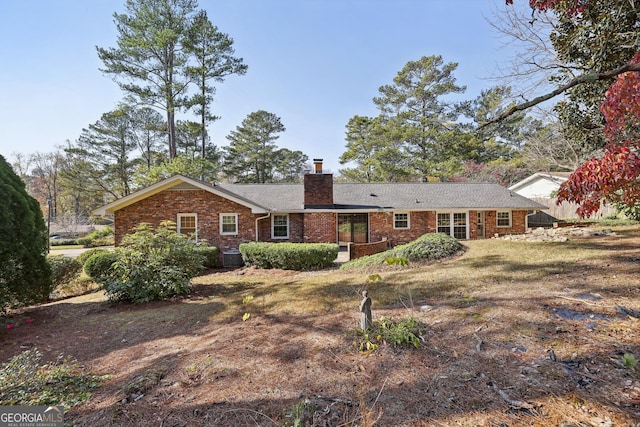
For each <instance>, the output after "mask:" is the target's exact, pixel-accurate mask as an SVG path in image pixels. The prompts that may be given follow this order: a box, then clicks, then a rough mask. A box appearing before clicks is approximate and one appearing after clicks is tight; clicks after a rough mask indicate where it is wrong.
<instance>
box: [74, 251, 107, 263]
mask: <svg viewBox="0 0 640 427" xmlns="http://www.w3.org/2000/svg"><path fill="white" fill-rule="evenodd" d="M101 252H108V250H107V249H101V248H94V249H89V250H86V251H84V252H82V253H81V254H80V255H78V256H77V257H76V259H77V260H78V262H79V263H80V264H82V265H84V263H85V262H87V260H88V259H89V257H91V255H93V254H97V253H101Z"/></svg>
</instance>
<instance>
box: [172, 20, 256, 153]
mask: <svg viewBox="0 0 640 427" xmlns="http://www.w3.org/2000/svg"><path fill="white" fill-rule="evenodd" d="M184 47H185V50H186V52H187V53H189V54H191V56H193V58H194V61H193V64H194V65H189V66H188V67H187V75H188V76H189V77H190V78H191V80H192V81H193V82H195V84H196V86H197V92H196V94H195V95H193V96H192V97H191V99H189V101H188V104H187V105H188V106H192V107H194V108H195V113H196V114H197V115H198V116H200V127H201V130H200V134H201V145H200V149H201V153H200V155H201V157H202V158H206V157H207V156H206V147H207V139H206V137H207V123H209V122H211V121H215V120H217V119H218V117H217V116H215V115H214V114H213V113H212V112H211V105H212V103H213V95H214V94H215V92H216V88H215V86H212V85H211V82H212V81H214V82H223V81H224V78H225V77H227V76H229V75H231V74H239V75H242V74H245V73H246V72H247V66H246V65H245V64H244V63H243V60H242V58H236V57H234V56H233V55H234V54H235V50H234V49H233V39H232V38H231V37H229V35H228V34H225V33H222V32H220V31H219V30H218V27H216V26H215V25H213V24H212V23H211V21H210V20H209V18H208V17H207V12H206V11H204V10H201V11H200V12H198V13H197V14H196V16H195V17H194V19H193V22H192V24H191V26H190V27H189V29H188V31H187V37H186V38H185V40H184Z"/></svg>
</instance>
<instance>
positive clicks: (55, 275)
mask: <svg viewBox="0 0 640 427" xmlns="http://www.w3.org/2000/svg"><path fill="white" fill-rule="evenodd" d="M47 263H48V264H49V268H51V282H52V284H53V289H55V288H57V287H58V286H61V285H65V284H67V283H69V282H71V281H73V280H74V279H76V278H78V276H79V275H80V272H81V271H82V264H80V263H79V262H78V260H76V259H74V258H71V257H68V256H64V255H54V256H48V257H47Z"/></svg>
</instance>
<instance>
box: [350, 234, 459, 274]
mask: <svg viewBox="0 0 640 427" xmlns="http://www.w3.org/2000/svg"><path fill="white" fill-rule="evenodd" d="M462 249H463V246H462V244H461V243H460V242H459V241H458V240H457V239H456V238H454V237H451V236H449V235H447V234H443V233H427V234H423V235H422V236H420V237H418V238H417V239H416V240H414V241H412V242H409V243H406V244H404V245H398V246H396V247H395V248H392V249H390V250H388V251H385V252H380V253H377V254H374V255H369V256H364V257H361V258H357V259H354V260H351V261H349V262H345V263H344V264H342V266H341V267H340V268H342V269H350V268H361V267H379V266H383V265H385V263H386V262H385V261H386V260H387V259H388V258H392V259H393V258H404V259H407V260H408V261H411V262H415V261H422V260H436V259H441V258H446V257H449V256H452V255H455V254H456V253H457V252H459V251H461V250H462Z"/></svg>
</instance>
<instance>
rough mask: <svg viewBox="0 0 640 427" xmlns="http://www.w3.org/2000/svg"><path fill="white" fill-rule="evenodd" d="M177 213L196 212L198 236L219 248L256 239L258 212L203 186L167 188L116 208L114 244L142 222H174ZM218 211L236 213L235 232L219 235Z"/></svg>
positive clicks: (235, 246)
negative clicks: (200, 188) (236, 230)
mask: <svg viewBox="0 0 640 427" xmlns="http://www.w3.org/2000/svg"><path fill="white" fill-rule="evenodd" d="M179 213H195V214H197V215H198V238H199V239H206V240H207V241H208V242H209V244H211V245H213V246H217V247H218V248H220V250H221V251H225V250H229V249H237V248H238V246H239V245H240V243H245V242H249V241H253V240H255V219H256V218H257V217H258V216H259V215H254V214H253V213H251V209H250V208H247V207H246V206H242V205H240V204H238V203H235V202H232V201H230V200H228V199H225V198H222V197H219V196H216V195H215V194H212V193H210V192H208V191H204V190H182V191H171V190H166V191H162V192H160V193H158V194H154V195H153V196H150V197H147V198H146V199H144V200H141V201H139V202H137V203H134V204H132V205H129V206H127V207H125V208H123V209H120V210H118V211H116V212H115V230H114V231H115V239H116V244H118V243H120V241H121V240H122V236H124V235H125V234H127V233H129V232H131V230H132V229H133V228H135V227H136V226H137V225H138V224H140V223H141V222H148V223H151V224H153V225H156V226H157V225H159V224H160V223H161V222H162V221H166V220H170V221H174V222H177V219H178V214H179ZM220 213H237V214H238V234H237V235H224V236H223V235H220V216H219V214H220ZM269 224H270V222H269ZM269 236H270V234H269Z"/></svg>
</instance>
